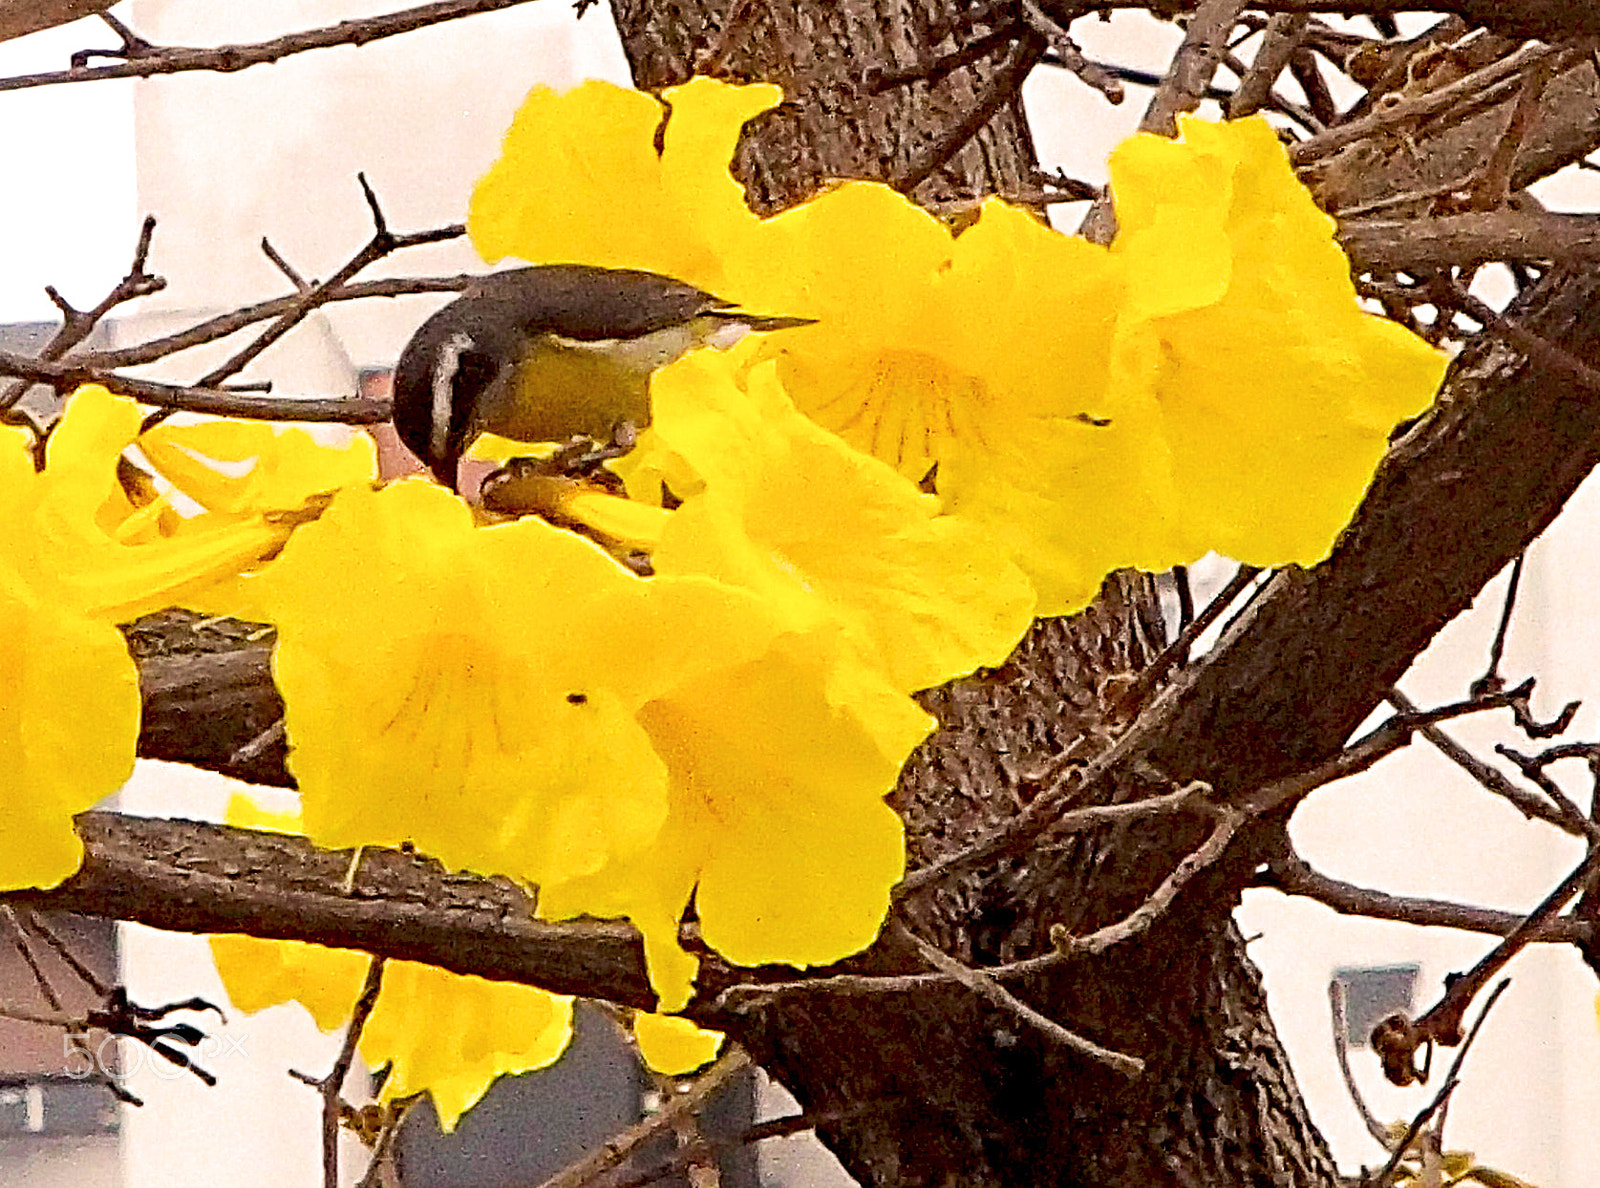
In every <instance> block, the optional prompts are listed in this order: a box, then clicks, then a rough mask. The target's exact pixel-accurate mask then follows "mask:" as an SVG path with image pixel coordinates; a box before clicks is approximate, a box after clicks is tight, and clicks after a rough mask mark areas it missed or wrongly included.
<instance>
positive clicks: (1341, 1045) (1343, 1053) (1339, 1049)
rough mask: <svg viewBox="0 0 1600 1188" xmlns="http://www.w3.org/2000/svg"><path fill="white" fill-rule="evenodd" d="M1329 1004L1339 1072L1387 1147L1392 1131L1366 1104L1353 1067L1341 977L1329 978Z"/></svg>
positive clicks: (1370, 1127) (1365, 1121)
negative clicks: (1352, 1070)
mask: <svg viewBox="0 0 1600 1188" xmlns="http://www.w3.org/2000/svg"><path fill="white" fill-rule="evenodd" d="M1328 1007H1329V1009H1330V1011H1331V1013H1332V1017H1333V1054H1334V1057H1335V1059H1337V1060H1338V1062H1339V1073H1340V1075H1342V1076H1343V1077H1344V1088H1345V1092H1346V1093H1348V1094H1349V1095H1350V1100H1351V1101H1352V1102H1353V1103H1354V1104H1355V1107H1356V1113H1358V1114H1360V1115H1361V1122H1362V1125H1364V1126H1365V1127H1366V1128H1367V1133H1368V1134H1370V1135H1371V1136H1372V1137H1373V1138H1375V1139H1377V1140H1378V1142H1379V1143H1380V1144H1381V1145H1382V1146H1383V1149H1384V1150H1386V1151H1387V1150H1388V1149H1389V1132H1388V1130H1387V1129H1385V1127H1384V1125H1383V1123H1382V1122H1379V1121H1378V1119H1377V1116H1376V1115H1375V1114H1374V1113H1373V1112H1372V1111H1371V1110H1370V1109H1368V1108H1367V1103H1366V1100H1365V1099H1364V1098H1363V1097H1362V1096H1361V1087H1360V1086H1359V1085H1357V1084H1356V1077H1355V1073H1353V1072H1351V1071H1350V1041H1349V1038H1348V1037H1347V1036H1346V1035H1345V1032H1346V1031H1347V1030H1348V1029H1349V1026H1350V1021H1349V1016H1347V1015H1346V1014H1345V1009H1344V983H1343V982H1341V981H1340V980H1339V979H1338V978H1330V979H1328Z"/></svg>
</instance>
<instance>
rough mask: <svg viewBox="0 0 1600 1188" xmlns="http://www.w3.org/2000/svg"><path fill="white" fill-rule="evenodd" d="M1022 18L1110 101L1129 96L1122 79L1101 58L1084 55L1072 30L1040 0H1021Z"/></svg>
mask: <svg viewBox="0 0 1600 1188" xmlns="http://www.w3.org/2000/svg"><path fill="white" fill-rule="evenodd" d="M1022 19H1023V20H1024V21H1026V22H1027V23H1028V27H1029V28H1030V29H1032V30H1033V31H1034V32H1035V33H1037V34H1039V35H1040V36H1041V37H1043V38H1044V39H1045V41H1046V42H1047V43H1048V44H1049V46H1050V48H1051V49H1052V50H1053V51H1055V54H1056V57H1057V58H1059V59H1060V62H1061V66H1062V67H1063V68H1064V69H1066V70H1069V71H1071V72H1072V73H1073V74H1075V75H1077V76H1078V79H1079V80H1080V81H1081V82H1082V83H1083V84H1084V85H1085V86H1087V87H1091V88H1093V89H1094V90H1096V91H1099V92H1100V94H1101V95H1103V96H1105V99H1106V102H1107V103H1111V104H1118V103H1121V102H1122V101H1123V100H1124V99H1125V98H1127V92H1126V91H1124V90H1123V89H1122V81H1121V80H1120V79H1118V78H1117V76H1116V75H1115V74H1113V73H1112V72H1111V71H1109V70H1107V69H1106V68H1105V67H1103V66H1101V65H1100V64H1099V63H1098V62H1091V61H1090V60H1089V59H1088V58H1086V57H1084V56H1083V50H1082V49H1080V48H1079V46H1078V43H1077V42H1076V41H1074V40H1072V34H1071V33H1069V32H1068V31H1067V30H1066V29H1065V28H1063V27H1062V26H1061V25H1059V24H1057V23H1056V22H1055V21H1054V20H1052V19H1051V17H1050V15H1049V14H1048V13H1047V12H1045V10H1044V9H1042V8H1040V7H1039V4H1038V0H1022Z"/></svg>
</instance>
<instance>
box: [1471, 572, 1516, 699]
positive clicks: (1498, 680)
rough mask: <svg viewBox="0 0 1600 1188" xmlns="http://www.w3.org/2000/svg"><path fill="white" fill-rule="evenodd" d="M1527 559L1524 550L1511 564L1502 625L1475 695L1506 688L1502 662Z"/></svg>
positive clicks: (1502, 612)
mask: <svg viewBox="0 0 1600 1188" xmlns="http://www.w3.org/2000/svg"><path fill="white" fill-rule="evenodd" d="M1527 557H1528V550H1527V549H1523V550H1522V552H1520V553H1518V554H1517V559H1516V560H1515V561H1513V562H1512V563H1511V580H1510V581H1509V582H1508V583H1506V597H1505V602H1504V603H1503V604H1502V606H1501V607H1500V625H1499V626H1498V627H1496V628H1495V632H1494V640H1493V641H1492V642H1491V643H1490V644H1489V667H1488V668H1486V669H1484V673H1483V675H1482V676H1481V677H1479V678H1478V679H1477V680H1475V681H1473V682H1472V685H1471V689H1470V691H1471V692H1473V693H1492V692H1493V691H1494V690H1496V689H1502V688H1504V687H1505V683H1506V682H1505V678H1504V677H1502V676H1501V675H1500V661H1501V660H1502V659H1504V658H1505V654H1506V636H1507V635H1509V634H1510V633H1511V616H1512V615H1513V614H1515V613H1516V609H1517V590H1518V588H1519V587H1520V586H1521V585H1522V563H1523V562H1524V561H1525V560H1527Z"/></svg>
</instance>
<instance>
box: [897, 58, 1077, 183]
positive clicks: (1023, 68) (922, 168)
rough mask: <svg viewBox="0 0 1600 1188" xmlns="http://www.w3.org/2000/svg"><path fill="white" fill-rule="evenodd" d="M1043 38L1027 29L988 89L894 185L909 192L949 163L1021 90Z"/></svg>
mask: <svg viewBox="0 0 1600 1188" xmlns="http://www.w3.org/2000/svg"><path fill="white" fill-rule="evenodd" d="M1044 48H1045V41H1044V38H1043V37H1040V36H1039V34H1037V33H1035V32H1033V31H1032V30H1030V31H1029V32H1028V33H1027V34H1026V35H1025V36H1024V37H1022V38H1021V39H1020V40H1018V41H1017V43H1016V45H1014V46H1013V47H1012V49H1011V52H1010V53H1009V54H1007V55H1006V58H1005V64H1004V65H1003V66H1001V67H1000V68H999V69H998V70H996V71H995V73H994V76H993V77H992V78H990V79H989V90H988V93H987V94H986V95H984V97H983V99H982V101H980V102H979V103H978V104H977V106H975V107H974V108H973V109H972V112H971V113H970V114H969V115H968V116H967V117H966V118H965V119H964V120H962V121H961V122H960V123H959V124H957V125H956V126H955V127H954V128H951V129H950V130H949V131H948V132H946V133H945V135H944V136H943V137H942V138H941V139H939V140H938V141H936V142H935V143H934V144H932V145H930V146H929V148H928V150H927V151H926V152H925V153H924V154H923V155H922V158H921V159H920V160H918V161H916V162H915V163H913V164H912V165H910V166H909V167H907V169H906V170H905V171H904V172H903V173H901V174H900V175H899V176H897V177H896V178H895V179H894V182H893V184H894V188H895V189H897V190H899V191H900V192H901V193H902V194H909V193H911V191H913V190H915V189H916V188H917V187H918V186H920V185H921V184H922V183H923V182H925V181H927V180H928V179H929V178H930V177H932V176H933V175H934V174H935V173H937V172H938V171H939V170H940V169H941V168H943V167H944V166H945V164H946V163H948V162H949V161H950V160H951V158H953V157H954V156H955V155H956V154H957V153H959V152H960V151H961V150H962V148H963V147H965V146H966V145H967V144H968V143H969V142H970V141H971V140H972V138H973V137H974V136H976V135H977V134H978V133H979V132H981V131H983V129H984V127H985V126H987V125H988V123H989V121H990V120H992V119H994V117H995V116H997V115H998V114H1000V110H1001V108H1003V107H1005V105H1006V104H1008V103H1010V102H1012V101H1013V100H1015V99H1016V97H1017V96H1018V95H1019V94H1020V93H1021V91H1022V84H1023V81H1024V80H1025V79H1026V78H1027V77H1028V72H1029V71H1030V70H1032V69H1033V66H1034V63H1036V62H1037V61H1038V60H1039V56H1040V55H1041V54H1042V53H1044Z"/></svg>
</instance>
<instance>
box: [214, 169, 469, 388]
mask: <svg viewBox="0 0 1600 1188" xmlns="http://www.w3.org/2000/svg"><path fill="white" fill-rule="evenodd" d="M356 181H357V182H358V183H359V184H360V186H361V194H362V196H363V197H364V198H365V199H366V201H367V209H368V210H369V211H370V212H371V214H372V238H371V239H369V240H368V241H367V243H366V245H365V246H364V247H362V249H361V250H360V251H358V252H357V253H356V254H355V255H354V256H352V257H350V259H349V260H348V261H347V262H346V263H345V265H344V267H343V268H341V269H339V271H338V272H336V273H334V274H333V276H331V277H330V278H329V279H328V280H326V281H323V282H322V283H320V284H316V285H312V286H310V287H309V288H307V289H305V290H304V291H303V292H301V293H299V294H297V295H296V297H297V300H296V301H295V304H294V306H293V308H291V309H290V310H288V311H287V312H285V313H284V314H283V315H282V316H281V317H279V318H278V320H277V321H275V322H273V323H272V325H270V326H268V327H267V328H266V329H265V330H263V331H262V332H261V333H260V334H259V335H257V336H256V338H255V339H254V340H252V341H251V342H250V344H249V345H248V346H246V347H244V348H243V349H242V350H240V351H237V352H235V353H234V355H233V356H232V357H230V358H229V359H228V360H227V361H226V362H224V363H222V364H221V365H220V366H218V367H215V368H213V369H212V370H211V371H209V372H207V373H206V374H205V375H204V376H202V377H201V379H200V381H199V383H197V384H196V385H195V386H196V387H199V388H214V387H216V386H217V385H218V384H220V383H222V381H223V380H225V379H228V378H230V377H231V376H234V375H237V374H238V373H239V372H240V371H242V370H244V368H245V367H246V366H248V365H249V364H250V362H251V361H252V360H254V359H255V358H256V357H257V356H259V355H260V354H261V352H263V351H265V350H266V349H267V348H268V347H269V346H271V345H272V344H273V343H275V342H277V341H278V340H279V339H281V338H282V337H283V336H284V335H285V334H287V333H289V331H290V330H292V329H294V327H295V326H297V325H298V324H299V323H300V322H302V321H303V320H305V318H306V317H307V315H309V314H310V313H311V311H312V310H314V309H316V308H317V307H318V306H320V305H324V304H326V303H327V301H328V299H329V295H330V294H331V293H333V292H335V291H337V290H338V289H339V288H340V287H341V286H342V285H344V284H345V282H347V281H349V280H351V279H352V278H353V277H354V276H355V275H356V273H358V272H360V271H361V270H362V269H363V268H366V267H367V266H368V265H369V264H373V263H375V262H377V261H378V260H381V259H383V257H385V256H387V255H389V254H390V253H392V252H397V251H400V250H402V249H404V248H408V247H418V246H420V245H422V244H429V243H441V242H444V241H445V240H449V239H455V238H456V237H457V232H456V230H455V228H454V227H442V228H434V229H433V230H429V231H414V232H412V233H410V234H408V235H397V234H395V233H394V232H393V231H391V230H389V224H388V221H387V220H386V219H385V218H384V216H383V208H382V207H381V206H379V204H378V196H377V195H376V194H374V193H373V192H372V187H371V186H370V185H369V184H368V183H367V178H366V175H365V174H363V173H358V174H356Z"/></svg>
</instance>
